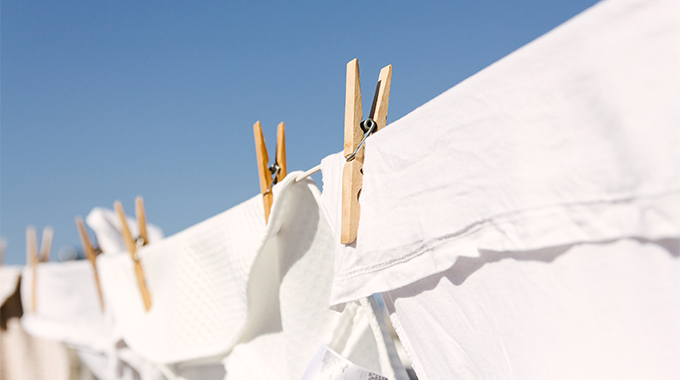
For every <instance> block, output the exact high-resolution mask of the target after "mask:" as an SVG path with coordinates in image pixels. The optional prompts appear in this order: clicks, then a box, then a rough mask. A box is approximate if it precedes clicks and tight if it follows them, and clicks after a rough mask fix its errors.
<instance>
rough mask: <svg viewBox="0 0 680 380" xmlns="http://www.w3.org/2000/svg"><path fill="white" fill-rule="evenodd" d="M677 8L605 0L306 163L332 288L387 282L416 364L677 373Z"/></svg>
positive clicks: (528, 373)
mask: <svg viewBox="0 0 680 380" xmlns="http://www.w3.org/2000/svg"><path fill="white" fill-rule="evenodd" d="M678 14H680V3H678V2H677V1H667V0H653V1H642V0H609V1H604V2H601V3H599V4H597V5H595V6H594V7H592V8H591V9H589V10H587V11H585V12H583V13H582V14H581V15H579V16H577V17H575V18H574V19H572V20H570V21H568V22H567V23H565V24H564V25H562V26H560V27H558V28H556V29H555V30H553V31H551V32H549V33H548V34H546V35H545V36H543V37H541V38H539V39H537V40H536V41H534V42H532V43H530V44H529V45H527V46H525V47H523V48H521V49H519V50H518V51H516V52H514V53H512V54H511V55H509V56H508V57H506V58H504V59H502V60H501V61H499V62H497V63H495V64H494V65H492V66H490V67H489V68H487V69H485V70H483V71H481V72H480V73H478V74H476V75H474V76H473V77H471V78H469V79H467V80H466V81H464V82H462V83H461V84H459V85H457V86H456V87H454V88H452V89H450V90H448V91H447V92H445V93H444V94H442V95H440V96H439V97H437V98H435V99H433V100H432V101H430V102H428V103H427V104H425V105H423V106H422V107H420V108H418V109H416V110H415V111H413V112H412V113H410V114H409V115H407V116H405V117H404V118H403V119H401V120H399V121H397V122H395V123H393V124H392V125H390V126H388V127H387V128H385V129H384V130H381V131H380V132H379V133H377V134H375V135H374V136H371V137H370V138H369V139H368V140H367V142H366V152H365V153H366V155H365V163H364V167H363V170H364V178H363V189H362V192H361V196H360V203H361V219H360V223H359V231H358V237H357V240H356V242H355V243H354V244H351V245H347V246H344V245H341V244H340V243H339V228H338V226H339V225H340V199H341V197H340V194H341V191H342V190H341V181H342V165H343V163H344V158H343V157H342V156H341V155H340V154H338V155H334V156H330V157H328V158H326V159H325V160H324V161H323V162H322V170H323V175H324V193H323V199H324V208H325V210H326V213H327V216H328V218H329V220H330V221H331V225H332V226H334V228H335V234H336V236H335V242H336V243H335V244H336V266H335V279H334V283H333V290H332V294H331V303H332V304H334V305H335V306H336V307H337V308H341V307H342V305H343V303H345V302H348V301H350V300H354V299H357V298H359V297H362V296H365V295H366V294H371V293H373V292H383V295H384V297H385V300H386V304H387V307H388V309H389V311H390V316H391V319H392V322H393V324H394V325H395V328H396V330H397V333H398V335H399V337H400V339H401V341H402V343H403V346H404V349H405V351H406V352H407V354H408V356H409V359H410V360H411V361H412V363H413V368H414V370H415V371H416V374H417V375H418V377H419V378H420V379H422V380H426V379H442V378H447V379H448V378H453V379H546V378H550V379H574V378H579V379H584V378H585V379H603V378H612V379H639V378H654V379H676V378H678V377H680V364H679V363H680V361H678V358H680V324H679V323H678V321H680V257H679V253H678V251H679V246H680V240H678V239H679V238H680V150H678V148H677V147H678V146H680V129H679V128H678V127H679V126H680V70H678V67H680V18H678Z"/></svg>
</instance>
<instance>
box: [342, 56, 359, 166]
mask: <svg viewBox="0 0 680 380" xmlns="http://www.w3.org/2000/svg"><path fill="white" fill-rule="evenodd" d="M363 117H364V111H363V108H362V105H361V80H360V78H359V60H358V59H356V58H355V59H353V60H351V61H350V62H349V63H348V64H347V77H346V81H345V145H344V146H345V148H344V152H343V153H344V155H345V158H347V157H349V156H350V155H351V154H352V153H354V151H355V150H356V149H357V147H358V146H359V143H360V142H361V139H362V138H363V136H364V131H363V130H362V129H361V119H362V118H363ZM356 159H358V160H360V161H363V153H361V152H360V153H358V154H357V155H356V156H355V160H356Z"/></svg>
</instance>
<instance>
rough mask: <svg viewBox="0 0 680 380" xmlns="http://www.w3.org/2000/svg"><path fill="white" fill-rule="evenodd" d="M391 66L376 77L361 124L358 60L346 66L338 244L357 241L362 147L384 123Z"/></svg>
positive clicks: (362, 158) (384, 68)
mask: <svg viewBox="0 0 680 380" xmlns="http://www.w3.org/2000/svg"><path fill="white" fill-rule="evenodd" d="M391 83H392V65H388V66H385V67H383V69H382V70H380V76H379V77H378V85H377V86H376V89H375V95H374V96H373V104H372V106H371V113H370V114H369V116H368V118H367V119H366V120H364V121H362V120H361V119H362V118H363V113H364V112H363V109H362V106H361V83H360V80H359V60H357V59H353V60H352V61H350V62H349V63H348V64H347V82H346V88H345V91H346V92H345V150H344V155H345V159H346V160H347V162H345V166H344V170H343V173H342V223H341V227H340V242H341V243H342V244H350V243H352V242H354V241H355V240H356V238H357V231H358V229H359V215H360V213H361V208H360V206H359V194H360V193H361V187H362V186H363V176H364V173H363V166H364V146H363V143H364V141H365V139H366V137H368V136H369V135H370V134H372V133H375V132H377V131H379V130H380V129H382V128H384V127H385V125H386V124H387V108H388V106H389V102H390V85H391Z"/></svg>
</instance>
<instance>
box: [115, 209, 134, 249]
mask: <svg viewBox="0 0 680 380" xmlns="http://www.w3.org/2000/svg"><path fill="white" fill-rule="evenodd" d="M113 208H114V209H115V210H116V214H118V219H119V220H120V233H121V235H122V237H123V243H125V250H127V251H128V252H129V253H130V254H131V255H132V257H133V258H134V256H135V252H137V245H136V244H135V241H134V239H132V233H130V227H128V224H127V218H126V217H125V210H123V204H122V203H120V201H115V202H114V203H113Z"/></svg>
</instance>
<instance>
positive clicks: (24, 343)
mask: <svg viewBox="0 0 680 380" xmlns="http://www.w3.org/2000/svg"><path fill="white" fill-rule="evenodd" d="M74 364H75V366H77V363H74V362H73V361H72V358H71V357H70V356H69V353H68V350H67V349H66V347H64V345H63V344H60V343H57V342H54V341H51V340H47V339H41V338H35V337H32V336H30V335H28V334H27V333H26V332H25V331H24V330H23V329H22V328H21V323H20V322H19V319H18V318H12V319H10V320H9V321H7V330H6V331H2V330H0V379H2V380H73V379H74V375H75V374H74V370H73V369H74V368H73V367H74ZM75 378H77V377H75Z"/></svg>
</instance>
